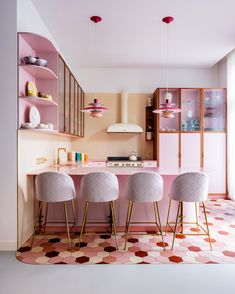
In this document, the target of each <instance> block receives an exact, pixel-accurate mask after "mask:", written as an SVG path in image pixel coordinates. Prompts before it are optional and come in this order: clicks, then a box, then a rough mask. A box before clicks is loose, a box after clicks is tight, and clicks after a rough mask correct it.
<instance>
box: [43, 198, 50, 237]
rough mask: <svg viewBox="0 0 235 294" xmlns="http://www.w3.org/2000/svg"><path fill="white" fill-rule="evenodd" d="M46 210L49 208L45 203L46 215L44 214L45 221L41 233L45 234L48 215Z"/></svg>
mask: <svg viewBox="0 0 235 294" xmlns="http://www.w3.org/2000/svg"><path fill="white" fill-rule="evenodd" d="M48 208H49V203H48V202H47V203H46V213H45V220H44V225H43V226H44V229H43V232H44V233H45V231H46V226H47V215H48Z"/></svg>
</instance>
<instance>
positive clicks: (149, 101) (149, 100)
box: [147, 97, 153, 106]
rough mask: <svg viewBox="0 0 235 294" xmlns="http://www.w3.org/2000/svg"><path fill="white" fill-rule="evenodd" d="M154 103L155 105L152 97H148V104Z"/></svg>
mask: <svg viewBox="0 0 235 294" xmlns="http://www.w3.org/2000/svg"><path fill="white" fill-rule="evenodd" d="M152 105H153V99H152V97H149V98H147V106H152Z"/></svg>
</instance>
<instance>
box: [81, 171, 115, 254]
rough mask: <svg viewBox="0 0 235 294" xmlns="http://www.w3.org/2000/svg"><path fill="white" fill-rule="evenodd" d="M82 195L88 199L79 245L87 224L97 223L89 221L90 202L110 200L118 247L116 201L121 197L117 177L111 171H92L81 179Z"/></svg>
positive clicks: (113, 227)
mask: <svg viewBox="0 0 235 294" xmlns="http://www.w3.org/2000/svg"><path fill="white" fill-rule="evenodd" d="M80 196H81V198H83V199H84V200H85V201H86V204H85V209H84V213H83V219H82V226H81V232H80V238H79V243H78V247H80V243H81V240H82V234H83V232H84V230H85V227H86V224H95V223H96V222H87V215H88V206H89V203H91V202H93V203H97V202H109V205H110V211H111V218H112V230H113V232H114V235H115V242H116V248H117V249H118V241H117V228H116V216H115V208H114V201H115V200H116V199H117V198H118V197H119V186H118V179H117V177H116V176H115V175H114V174H112V173H110V172H92V173H89V174H87V175H85V176H84V177H83V178H82V180H81V187H80Z"/></svg>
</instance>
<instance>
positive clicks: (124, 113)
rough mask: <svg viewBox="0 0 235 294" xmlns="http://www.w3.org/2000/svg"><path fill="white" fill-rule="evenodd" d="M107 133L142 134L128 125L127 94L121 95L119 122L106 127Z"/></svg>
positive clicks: (139, 130)
mask: <svg viewBox="0 0 235 294" xmlns="http://www.w3.org/2000/svg"><path fill="white" fill-rule="evenodd" d="M107 133H143V129H142V128H141V127H140V126H138V125H135V124H130V123H128V93H127V92H122V93H121V122H120V123H117V124H113V125H111V126H109V127H108V129H107Z"/></svg>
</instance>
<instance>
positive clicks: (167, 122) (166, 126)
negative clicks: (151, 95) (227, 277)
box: [159, 89, 179, 131]
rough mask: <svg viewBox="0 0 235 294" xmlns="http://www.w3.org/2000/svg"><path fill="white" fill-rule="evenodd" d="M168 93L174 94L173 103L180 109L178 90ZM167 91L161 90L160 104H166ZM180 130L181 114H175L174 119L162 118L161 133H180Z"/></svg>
mask: <svg viewBox="0 0 235 294" xmlns="http://www.w3.org/2000/svg"><path fill="white" fill-rule="evenodd" d="M168 92H170V93H171V94H172V101H171V102H172V103H175V104H176V107H179V92H178V90H177V89H169V90H168ZM166 93H167V90H166V89H160V90H159V104H162V103H165V94H166ZM178 130H179V114H178V113H174V117H173V118H164V117H162V116H161V117H160V131H178Z"/></svg>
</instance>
